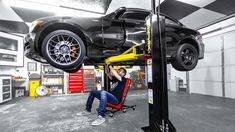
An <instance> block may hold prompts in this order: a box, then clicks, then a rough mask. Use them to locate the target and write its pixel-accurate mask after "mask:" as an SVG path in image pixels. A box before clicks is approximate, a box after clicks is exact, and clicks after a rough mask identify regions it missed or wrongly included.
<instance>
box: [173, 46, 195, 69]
mask: <svg viewBox="0 0 235 132" xmlns="http://www.w3.org/2000/svg"><path fill="white" fill-rule="evenodd" d="M197 63H198V51H197V49H196V48H195V47H194V46H193V45H191V44H188V43H184V44H181V45H180V46H179V47H178V50H177V52H176V55H175V57H174V58H173V61H172V66H173V67H174V68H175V69H176V70H179V71H190V70H192V69H194V68H195V67H196V65H197Z"/></svg>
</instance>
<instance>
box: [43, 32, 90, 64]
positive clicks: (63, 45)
mask: <svg viewBox="0 0 235 132" xmlns="http://www.w3.org/2000/svg"><path fill="white" fill-rule="evenodd" d="M41 50H42V55H43V57H44V58H45V59H46V60H47V61H48V63H49V64H51V65H52V66H54V67H56V68H59V69H72V68H74V67H77V66H78V65H81V64H82V62H83V59H84V56H85V46H84V43H83V41H82V39H81V38H80V37H79V36H78V35H76V34H75V33H73V32H71V31H67V30H56V31H53V32H51V33H50V34H48V35H47V36H46V37H45V39H44V40H43V43H42V47H41Z"/></svg>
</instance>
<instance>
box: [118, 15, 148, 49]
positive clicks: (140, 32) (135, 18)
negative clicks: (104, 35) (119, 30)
mask: <svg viewBox="0 0 235 132" xmlns="http://www.w3.org/2000/svg"><path fill="white" fill-rule="evenodd" d="M148 15H149V13H147V12H135V11H129V12H128V11H127V12H125V13H124V14H123V15H122V16H121V17H120V19H121V20H124V29H125V36H126V40H125V43H124V45H123V46H124V47H131V46H133V45H135V44H136V43H145V38H146V27H145V18H146V17H147V16H148Z"/></svg>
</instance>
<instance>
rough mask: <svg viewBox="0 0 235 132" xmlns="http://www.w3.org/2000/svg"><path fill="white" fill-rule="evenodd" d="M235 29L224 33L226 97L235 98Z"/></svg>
mask: <svg viewBox="0 0 235 132" xmlns="http://www.w3.org/2000/svg"><path fill="white" fill-rule="evenodd" d="M234 42H235V31H233V32H230V33H226V34H224V66H225V97H228V98H235V59H234V57H235V44H234Z"/></svg>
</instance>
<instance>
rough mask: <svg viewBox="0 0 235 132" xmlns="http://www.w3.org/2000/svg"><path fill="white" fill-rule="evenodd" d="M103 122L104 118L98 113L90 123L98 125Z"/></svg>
mask: <svg viewBox="0 0 235 132" xmlns="http://www.w3.org/2000/svg"><path fill="white" fill-rule="evenodd" d="M104 122H105V118H104V117H102V116H101V115H99V116H98V118H97V119H96V120H94V121H93V122H92V123H91V125H92V126H98V125H101V124H102V123H104Z"/></svg>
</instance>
